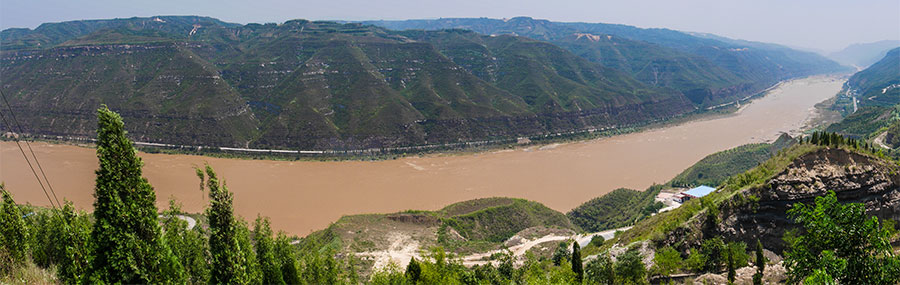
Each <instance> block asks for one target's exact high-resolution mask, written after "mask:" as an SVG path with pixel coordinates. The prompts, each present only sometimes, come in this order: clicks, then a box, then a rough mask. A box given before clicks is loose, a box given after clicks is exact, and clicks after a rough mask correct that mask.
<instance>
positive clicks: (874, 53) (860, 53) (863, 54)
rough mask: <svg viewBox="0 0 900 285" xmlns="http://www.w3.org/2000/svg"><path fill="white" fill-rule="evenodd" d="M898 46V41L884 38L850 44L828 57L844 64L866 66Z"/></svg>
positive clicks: (899, 44)
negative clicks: (882, 39) (871, 41)
mask: <svg viewBox="0 0 900 285" xmlns="http://www.w3.org/2000/svg"><path fill="white" fill-rule="evenodd" d="M897 47H900V41H895V40H885V41H878V42H873V43H863V44H852V45H850V46H848V47H846V48H844V49H842V50H840V51H836V52H833V53H830V54H828V57H829V58H831V59H833V60H835V61H837V62H839V63H841V64H844V65H849V66H855V67H858V68H866V67H868V66H869V65H871V64H873V63H875V62H876V61H878V60H879V59H881V58H883V57H884V55H885V54H886V53H887V52H888V51H889V50H891V49H894V48H897Z"/></svg>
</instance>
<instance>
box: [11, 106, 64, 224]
mask: <svg viewBox="0 0 900 285" xmlns="http://www.w3.org/2000/svg"><path fill="white" fill-rule="evenodd" d="M0 118H2V119H3V124H4V125H6V128H7V129H9V130H12V128H11V126H10V124H9V121H7V120H6V116H4V115H3V112H0ZM13 140H15V142H16V146H18V147H19V151H20V152H22V157H24V158H25V162H27V163H28V167H29V168H31V173H33V174H34V178H35V179H37V181H38V184H39V185H41V190H44V195H46V196H47V200H49V201H50V206H51V207H53V209H56V205H54V204H53V199H50V194H49V193H47V188H45V187H44V183H43V182H42V181H41V178H40V177H38V174H37V171H35V170H34V166H32V165H31V160H28V155H26V154H25V149H23V148H22V145H21V144H19V138H18V137H15V136H13Z"/></svg>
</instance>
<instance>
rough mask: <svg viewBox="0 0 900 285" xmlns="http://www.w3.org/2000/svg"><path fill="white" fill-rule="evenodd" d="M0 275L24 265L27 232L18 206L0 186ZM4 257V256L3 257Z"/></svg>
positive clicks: (26, 250) (0, 185) (3, 187)
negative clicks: (0, 200)
mask: <svg viewBox="0 0 900 285" xmlns="http://www.w3.org/2000/svg"><path fill="white" fill-rule="evenodd" d="M0 195H2V196H3V201H2V202H0V274H6V273H7V271H9V270H11V269H12V268H14V267H18V266H22V265H23V264H25V259H26V258H27V252H28V244H27V241H28V232H27V231H26V229H25V220H24V219H22V212H21V211H20V210H19V206H17V205H16V202H15V201H13V198H12V195H10V194H9V191H6V187H5V186H4V185H3V184H0ZM4 255H5V256H4Z"/></svg>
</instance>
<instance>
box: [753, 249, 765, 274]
mask: <svg viewBox="0 0 900 285" xmlns="http://www.w3.org/2000/svg"><path fill="white" fill-rule="evenodd" d="M765 271H766V256H765V255H763V246H762V242H760V241H759V240H756V274H753V284H754V285H760V284H762V278H763V274H765Z"/></svg>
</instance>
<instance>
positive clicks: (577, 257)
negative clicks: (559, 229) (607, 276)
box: [572, 241, 584, 283]
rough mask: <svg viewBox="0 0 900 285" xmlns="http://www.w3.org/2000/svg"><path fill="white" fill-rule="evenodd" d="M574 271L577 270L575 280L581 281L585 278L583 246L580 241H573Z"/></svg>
mask: <svg viewBox="0 0 900 285" xmlns="http://www.w3.org/2000/svg"><path fill="white" fill-rule="evenodd" d="M572 272H575V280H576V281H578V283H581V280H582V279H584V267H582V264H581V247H580V246H578V241H575V242H573V243H572Z"/></svg>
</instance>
